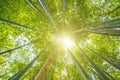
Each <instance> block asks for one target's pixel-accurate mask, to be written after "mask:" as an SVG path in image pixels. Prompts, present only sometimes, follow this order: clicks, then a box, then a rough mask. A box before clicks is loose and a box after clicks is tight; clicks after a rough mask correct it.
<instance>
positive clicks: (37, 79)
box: [35, 49, 56, 80]
mask: <svg viewBox="0 0 120 80" xmlns="http://www.w3.org/2000/svg"><path fill="white" fill-rule="evenodd" d="M55 53H56V49H55V50H54V51H53V52H52V53H51V54H50V55H49V57H48V58H47V60H46V61H45V63H44V64H43V66H42V67H41V69H40V71H39V72H38V74H37V76H36V77H35V80H44V78H45V76H46V72H47V69H48V67H49V65H50V62H51V60H52V58H53V57H54V54H55Z"/></svg>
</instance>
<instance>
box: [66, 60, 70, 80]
mask: <svg viewBox="0 0 120 80" xmlns="http://www.w3.org/2000/svg"><path fill="white" fill-rule="evenodd" d="M65 61H66V69H67V76H68V80H70V72H69V68H68V63H67V59H66V60H65Z"/></svg>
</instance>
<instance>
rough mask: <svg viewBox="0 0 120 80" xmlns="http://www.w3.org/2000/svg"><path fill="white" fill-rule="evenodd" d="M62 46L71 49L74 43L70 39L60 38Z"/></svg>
mask: <svg viewBox="0 0 120 80" xmlns="http://www.w3.org/2000/svg"><path fill="white" fill-rule="evenodd" d="M62 43H63V46H64V47H66V48H72V47H73V45H74V42H73V41H72V40H71V39H70V38H66V37H65V38H62Z"/></svg>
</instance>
